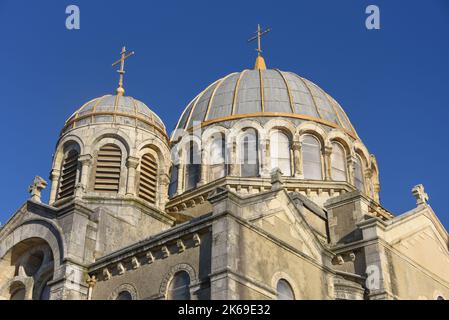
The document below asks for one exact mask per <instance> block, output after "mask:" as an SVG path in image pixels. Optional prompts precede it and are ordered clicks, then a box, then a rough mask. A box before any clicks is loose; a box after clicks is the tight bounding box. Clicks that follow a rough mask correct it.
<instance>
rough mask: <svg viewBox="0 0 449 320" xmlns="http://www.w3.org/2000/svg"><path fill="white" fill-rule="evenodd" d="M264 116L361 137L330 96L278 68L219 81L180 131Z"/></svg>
mask: <svg viewBox="0 0 449 320" xmlns="http://www.w3.org/2000/svg"><path fill="white" fill-rule="evenodd" d="M261 116H262V117H263V116H266V117H276V116H281V117H291V118H297V119H303V120H311V121H315V122H318V123H321V124H324V125H327V126H330V127H335V128H340V129H343V130H344V131H345V132H347V133H348V134H349V135H351V136H353V137H357V133H356V132H355V130H354V128H353V126H352V125H351V123H350V121H349V119H348V117H347V115H346V114H345V112H344V111H343V109H342V107H341V106H340V105H339V104H338V102H336V101H335V100H334V99H333V98H332V97H331V96H330V95H328V94H327V93H326V92H325V91H324V90H322V89H321V88H319V87H318V86H317V85H316V84H314V83H312V82H311V81H309V80H306V79H304V78H302V77H300V76H298V75H296V74H294V73H291V72H285V71H280V70H277V69H268V70H257V69H255V70H244V71H242V72H236V73H232V74H230V75H228V76H226V77H224V78H222V79H219V80H217V81H215V82H214V83H212V84H211V85H210V86H208V87H207V88H206V89H205V90H204V91H202V92H201V93H200V94H199V95H198V96H196V97H195V99H193V100H192V102H190V104H189V105H188V106H187V108H186V109H185V110H184V113H183V114H182V116H181V118H180V119H179V122H178V124H177V126H176V129H184V130H188V129H191V128H192V127H194V126H196V125H198V124H200V123H202V125H207V124H212V123H216V122H221V121H225V120H233V119H241V118H246V117H261Z"/></svg>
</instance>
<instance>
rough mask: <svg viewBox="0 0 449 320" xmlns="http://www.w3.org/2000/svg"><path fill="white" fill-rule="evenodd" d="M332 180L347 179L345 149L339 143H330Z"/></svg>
mask: <svg viewBox="0 0 449 320" xmlns="http://www.w3.org/2000/svg"><path fill="white" fill-rule="evenodd" d="M331 164H332V180H334V181H347V177H346V154H345V149H344V148H343V146H342V145H341V144H339V143H336V142H334V143H332V154H331Z"/></svg>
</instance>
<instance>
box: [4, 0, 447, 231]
mask: <svg viewBox="0 0 449 320" xmlns="http://www.w3.org/2000/svg"><path fill="white" fill-rule="evenodd" d="M69 4H76V5H78V6H79V8H80V10H81V29H80V30H79V31H69V30H67V29H66V28H65V19H66V14H65V8H66V6H68V5H69ZM369 4H376V5H378V6H379V7H380V10H381V30H378V31H368V30H367V29H366V28H365V19H366V14H365V8H366V7H367V6H368V5H369ZM257 23H261V24H262V25H263V26H269V27H271V28H272V29H273V31H272V32H271V33H270V34H269V35H268V36H267V37H266V38H265V39H264V42H263V46H264V49H265V53H264V56H265V58H266V61H267V64H268V67H275V68H279V69H281V70H287V71H293V72H295V73H298V74H299V75H301V76H304V77H306V78H308V79H310V80H312V81H314V82H315V83H317V84H318V85H320V86H321V87H322V88H323V89H325V90H326V91H327V92H328V93H329V94H331V95H332V96H333V97H334V98H335V99H336V100H337V101H339V102H340V104H341V105H342V106H343V108H344V109H345V111H346V112H347V114H348V115H349V118H350V119H351V121H352V123H353V125H354V126H355V127H356V129H357V131H358V133H359V135H360V137H361V138H362V140H363V141H364V143H365V145H366V146H367V147H368V149H369V150H370V152H371V153H373V154H375V155H376V157H377V159H378V163H379V167H380V174H381V185H382V192H381V199H382V204H383V205H384V206H385V207H386V208H388V209H389V210H391V211H392V212H394V213H395V214H400V213H402V212H405V211H407V210H409V209H411V208H413V207H414V205H415V200H414V198H413V196H412V194H411V191H410V190H411V188H412V187H413V186H414V185H416V184H418V183H423V184H424V185H425V187H426V191H427V192H428V193H429V195H430V204H431V205H432V207H433V208H434V210H435V211H436V213H437V215H438V216H439V217H440V219H441V220H442V222H443V223H444V224H445V226H446V227H449V213H448V209H447V207H448V206H447V201H446V199H447V191H446V188H445V186H446V183H447V181H448V180H449V176H448V171H447V165H448V163H449V148H448V131H447V127H448V126H447V121H448V118H449V108H448V101H449V61H448V57H449V2H448V1H446V0H427V1H407V2H405V1H400V0H388V1H381V0H371V1H363V0H357V1H356V0H347V1H333V0H328V1H324V0H314V1H264V0H259V1H234V0H226V1H210V0H209V1H194V0H191V1H181V0H180V1H137V0H128V1H126V2H124V1H115V0H114V1H111V0H108V1H104V0H103V1H100V0H95V1H85V0H72V1H71V2H68V1H48V0H47V1H39V2H38V1H33V2H31V1H22V0H0V39H1V48H2V49H1V50H0V61H1V64H2V65H1V69H0V70H1V71H0V72H1V76H0V88H1V91H2V93H1V103H0V108H1V114H2V117H1V119H2V120H3V121H2V124H1V125H0V145H2V147H3V151H2V152H1V157H0V176H1V177H2V183H1V185H0V221H2V222H5V221H6V219H7V218H8V217H9V216H10V215H12V214H13V213H14V212H15V210H16V209H17V208H18V207H19V206H20V205H21V204H22V203H23V202H24V201H25V200H26V199H27V197H28V193H27V186H28V185H29V184H30V182H31V180H32V179H33V177H34V176H35V175H40V176H42V177H44V178H47V177H48V174H49V171H50V166H51V160H52V154H53V151H54V147H55V144H56V141H57V139H58V135H59V131H60V129H61V128H62V126H63V124H64V121H65V120H66V118H67V117H68V116H70V114H71V113H73V112H74V111H75V110H76V109H77V108H78V107H80V106H81V105H82V104H83V103H84V102H86V101H88V100H90V99H92V98H94V97H97V96H101V95H103V94H106V93H113V91H114V89H115V88H116V86H117V75H116V72H115V70H114V69H113V68H111V63H112V62H113V61H115V60H116V59H117V58H118V54H119V52H120V49H121V47H122V46H123V45H126V46H127V47H128V48H129V49H131V50H135V51H136V55H135V57H133V58H132V59H130V60H129V61H128V64H127V71H128V72H127V74H126V80H125V89H126V90H127V94H129V95H132V96H134V97H135V98H137V99H140V100H142V101H144V102H145V103H146V104H147V105H148V106H150V107H151V108H152V109H153V110H154V111H155V112H156V113H158V114H159V115H160V116H161V118H162V119H163V120H164V121H165V123H166V125H167V128H169V129H170V130H171V129H172V128H173V127H174V125H175V124H176V121H177V118H178V116H180V114H181V112H182V110H183V108H184V106H185V105H186V104H187V103H188V101H190V100H191V99H192V98H193V97H194V96H195V95H196V94H197V93H198V92H199V91H201V90H202V89H204V87H205V86H207V85H208V84H210V83H211V82H212V81H214V80H216V79H218V78H220V77H222V76H224V75H226V74H228V73H231V72H234V71H239V70H242V69H244V68H249V67H252V65H253V63H254V58H255V51H254V44H251V45H248V44H247V43H246V39H247V38H249V37H250V36H251V34H252V32H253V31H255V29H256V26H257ZM48 189H49V188H47V190H46V192H45V198H47V197H48Z"/></svg>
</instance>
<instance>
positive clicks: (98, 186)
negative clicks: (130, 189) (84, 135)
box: [95, 144, 122, 192]
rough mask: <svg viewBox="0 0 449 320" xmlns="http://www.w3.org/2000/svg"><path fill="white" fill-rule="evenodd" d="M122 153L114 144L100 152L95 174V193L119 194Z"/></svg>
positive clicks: (106, 146) (104, 147)
mask: <svg viewBox="0 0 449 320" xmlns="http://www.w3.org/2000/svg"><path fill="white" fill-rule="evenodd" d="M121 165H122V151H121V150H120V148H119V147H117V146H116V145H113V144H108V145H105V146H103V147H102V148H101V149H100V151H98V158H97V170H96V173H95V191H99V192H118V190H119V185H120V169H121Z"/></svg>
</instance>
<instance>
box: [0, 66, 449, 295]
mask: <svg viewBox="0 0 449 320" xmlns="http://www.w3.org/2000/svg"><path fill="white" fill-rule="evenodd" d="M264 72H267V73H266V74H265V73H264ZM253 73H254V72H251V73H247V76H244V75H243V74H245V72H244V73H241V74H231V75H229V76H228V77H226V78H224V79H222V80H220V81H218V82H216V83H214V84H213V85H211V86H210V87H209V88H208V89H206V90H205V92H203V93H201V94H200V95H199V96H198V97H197V98H195V99H194V101H193V102H192V104H190V105H189V106H188V108H187V109H186V111H185V112H184V113H183V115H182V116H181V119H180V122H179V123H178V126H177V128H178V129H180V128H181V127H183V129H185V132H184V133H182V132H181V133H180V132H175V133H174V134H173V135H172V137H171V139H169V138H168V135H167V133H166V131H165V126H164V125H163V123H162V121H161V120H160V119H159V118H158V117H157V116H156V115H155V114H154V113H152V112H151V110H150V109H148V107H146V106H145V105H144V104H143V103H142V102H139V101H137V100H135V99H133V98H130V97H124V96H123V93H122V92H118V94H117V95H116V96H104V97H101V98H97V99H94V100H92V101H90V102H88V103H87V104H85V105H84V106H83V107H81V108H80V109H79V110H78V111H77V112H76V113H75V114H74V115H73V116H72V117H70V118H69V120H67V122H66V124H65V126H64V129H63V130H62V132H61V136H60V138H59V140H58V143H57V146H56V151H55V154H54V158H53V164H52V168H51V173H50V180H51V186H50V201H49V204H44V203H42V201H41V191H42V190H43V188H45V187H46V182H45V180H44V179H42V178H39V177H36V178H35V179H34V181H33V183H32V185H31V186H30V188H29V190H30V193H31V198H30V199H29V200H27V201H26V202H25V203H24V204H23V205H22V206H21V207H20V208H19V209H18V210H17V212H16V213H15V214H13V215H12V217H11V219H10V220H9V221H8V222H7V223H6V224H5V225H3V226H2V227H1V229H0V258H1V260H0V299H54V300H62V299H81V300H82V299H93V300H98V299H105V300H106V299H113V300H115V299H178V298H188V299H198V300H207V299H278V298H286V297H287V298H293V299H298V300H299V299H317V300H321V299H325V300H332V299H351V300H353V299H355V300H362V299H368V300H373V299H443V298H447V297H449V252H448V245H449V236H448V233H447V231H446V230H445V228H444V227H443V225H442V224H441V223H440V222H439V220H438V218H437V217H436V215H435V213H434V212H433V210H432V208H431V207H430V206H429V205H428V203H427V201H428V196H427V194H425V192H424V187H423V186H421V185H420V186H417V187H415V188H414V189H413V192H412V193H413V195H414V196H415V198H416V199H417V205H416V208H414V209H412V210H411V211H409V212H406V213H404V214H402V215H398V216H395V215H393V214H392V213H391V212H389V211H388V210H386V209H385V208H383V207H382V205H381V204H380V199H379V192H380V182H379V169H378V166H377V161H376V159H375V157H374V156H373V155H371V154H370V153H369V152H368V150H367V148H366V147H365V146H364V145H363V143H362V142H361V141H360V139H359V137H358V135H357V133H356V132H355V130H354V129H353V127H352V125H351V124H350V123H349V120H348V119H346V115H345V114H344V112H343V110H342V109H341V107H340V106H339V105H338V104H337V103H336V102H335V101H334V100H333V99H331V98H330V97H329V96H328V95H327V94H325V93H324V92H323V91H322V90H321V89H319V88H318V87H315V85H313V84H312V83H310V82H309V81H306V80H304V79H302V78H298V79H296V78H295V77H294V76H293V75H292V74H290V73H281V72H278V73H275V72H271V71H270V72H268V71H267V70H259V78H257V79H256V80H255V81H256V82H257V81H260V83H259V82H257V83H258V84H251V81H253V80H251V79H252V78H251V77H252V76H251V74H253ZM270 77H272V78H270ZM274 77H278V78H279V79H278V80H279V81H280V80H284V81H285V85H283V86H279V83H278V87H276V85H275V83H276V82H275V81H274V80H276V79H275V78H274ZM267 79H271V80H272V82H267V83H268V84H265V85H264V86H262V84H261V83H262V82H263V81H264V80H267ZM273 79H274V80H273ZM301 79H302V80H301ZM229 81H234V82H232V83H231V84H232V85H226V83H227V82H229ZM238 85H240V86H243V87H242V89H241V90H243V91H244V90H247V89H245V88H247V87H251V85H254V86H255V87H257V86H259V87H258V88H259V89H260V87H261V86H262V88H264V90H265V95H266V96H263V93H264V90H262V96H263V97H262V98H260V97H259V100H260V101H259V100H257V98H256V102H257V103H259V102H260V103H261V106H262V109H261V112H255V113H252V114H248V115H247V116H245V114H235V113H234V112H231V111H229V115H227V116H226V117H223V118H219V117H218V116H216V117H215V118H214V119H212V120H210V121H204V122H203V123H202V124H201V125H200V126H199V127H198V128H195V127H190V128H189V123H190V122H191V121H190V120H191V118H195V117H196V118H201V117H203V119H204V120H206V119H207V118H208V117H210V114H211V111H210V109H211V108H214V107H215V104H218V103H219V102H217V101H221V100H220V99H224V98H223V97H224V96H226V95H228V96H229V97H231V96H232V95H234V99H233V101H234V102H232V100H229V101H230V102H229V103H233V104H236V103H237V106H235V105H232V108H231V106H230V108H231V109H232V110H234V109H235V110H239V108H240V109H242V108H244V107H245V108H250V107H251V105H252V104H251V103H249V102H239V101H240V100H238V96H239V94H238V93H237V91H235V92H233V91H232V90H237V89H236V88H237V87H238ZM302 85H306V86H307V88H308V89H309V91H307V92H305V93H304V95H306V94H308V95H310V101H314V102H313V103H314V104H311V105H310V107H315V108H316V110H317V112H318V114H319V116H316V117H315V118H314V117H313V116H311V115H305V114H301V113H299V112H297V111H295V112H293V111H294V110H297V109H295V108H299V107H298V106H297V105H296V102H295V99H296V98H295V94H296V91H295V90H298V92H299V91H300V90H301V86H302ZM220 86H221V87H220ZM245 86H246V87H245ZM270 86H274V87H276V88H278V89H279V88H280V89H279V90H281V89H282V90H285V91H286V94H285V97H287V98H286V99H284V100H282V99H281V97H277V98H279V99H277V98H273V97H272V96H268V93H267V92H269V89H273V88H271V87H270ZM294 86H297V87H294ZM223 87H225V88H227V89H226V90H228V91H229V92H228V91H225V90H224V89H223ZM295 88H296V89H295ZM208 90H209V91H210V92H209V91H208ZM208 92H209V94H208ZM273 92H275V90H273V91H272V92H271V93H270V94H271V95H273V94H274V93H273ZM278 94H280V93H278ZM215 96H216V97H215ZM202 97H207V98H206V99H205V100H204V98H202ZM214 97H215V99H214ZM285 97H284V98H285ZM302 97H304V96H302ZM264 98H265V101H264ZM242 99H243V98H242ZM270 99H271V100H270ZM276 99H277V100H276ZM320 99H327V100H328V102H325V101H324V100H323V101H321V100H320ZM224 100H225V99H224ZM224 100H223V101H224ZM274 100H276V101H278V102H279V104H276V106H277V108H279V112H277V113H276V112H273V110H271V111H270V112H268V111H267V109H268V108H273V106H274V104H271V105H270V103H273V102H272V101H274ZM223 101H222V102H220V103H222V104H223V105H224V102H223ZM319 101H321V102H319ZM238 103H241V105H238ZM320 103H321V104H320ZM325 103H328V104H327V105H324V106H323V104H325ZM222 104H220V105H218V106H216V107H217V108H218V107H222V106H223V105H222ZM195 108H196V110H197V111H195V110H193V109H195ZM264 108H265V109H264ZM289 108H291V110H292V113H287V112H285V111H282V110H288V109H289ZM320 108H321V112H320ZM325 108H329V109H328V110H333V111H332V112H334V113H332V112H331V111H328V112H327V113H326V112H325V111H326V110H325ZM231 109H230V110H231ZM198 110H199V111H198ZM201 110H202V111H201ZM208 110H209V111H208ZM200 111H201V112H204V113H205V115H204V116H202V115H201V112H200ZM281 111H282V112H281ZM332 114H333V115H332ZM332 116H333V117H334V118H332V119H334V120H332V121H334V122H332V121H331V120H330V119H331V118H330V117H332ZM326 117H327V118H326ZM184 118H185V119H184ZM345 119H346V120H345ZM212 122H214V123H212ZM183 123H184V125H183ZM249 129H251V130H253V131H254V132H255V133H256V134H257V139H256V141H257V145H258V147H257V159H258V161H257V168H256V167H254V166H253V167H250V168H252V169H255V170H257V172H258V173H257V174H255V175H252V176H251V175H246V174H245V170H246V168H245V167H244V165H245V163H243V164H242V163H240V162H238V161H237V159H239V158H242V154H245V151H242V148H244V147H245V146H248V145H249V143H248V140H245V139H247V138H245V137H247V134H248V132H249V131H248V130H249ZM280 133H282V134H284V135H285V137H286V138H285V139H286V140H285V141H288V145H287V147H286V148H287V149H288V150H287V151H286V152H284V153H283V154H284V155H286V156H285V157H284V158H282V159H281V158H279V159H276V152H275V149H273V146H275V145H276V144H277V142H276V141H275V140H273V136H279V135H280ZM217 134H218V135H219V137H223V143H224V145H223V150H225V151H224V152H225V153H226V156H225V157H224V156H223V158H226V159H227V160H229V162H227V163H224V162H223V163H221V162H220V163H218V164H217V163H210V162H208V161H206V160H208V159H209V158H211V157H212V156H211V153H210V152H209V151H210V150H213V149H214V146H213V145H214V139H215V138H216V137H217ZM307 137H313V139H315V140H310V139H309V140H307ZM242 141H243V142H242ZM306 141H316V149H313V148H314V145H312V146H311V145H310V143H309V144H308V142H306ZM195 143H198V144H199V145H200V146H201V147H200V148H199V149H198V153H199V154H200V158H201V161H200V162H199V163H198V164H195V166H193V165H192V164H189V163H186V162H185V161H184V160H185V159H186V157H190V154H189V152H191V150H192V149H189V148H192V145H193V144H195ZM314 143H315V142H314ZM313 150H316V152H317V157H315V158H314V159H315V160H314V161H315V162H313V161H312V162H311V161H310V159H308V157H310V153H311V152H314V151H313ZM284 151H285V150H284ZM337 151H338V152H339V153H338V152H337ZM339 155H341V158H340V159H338V156H339ZM281 160H285V161H284V162H282V163H283V164H282V165H283V166H284V167H283V168H284V170H285V169H286V168H287V169H288V172H290V174H283V173H282V172H281V171H282V170H279V168H278V167H276V166H275V163H281ZM338 161H339V162H338ZM314 168H315V169H314ZM316 168H318V170H316ZM308 170H315V171H314V174H315V175H317V176H319V177H321V178H310V172H309V171H308ZM338 170H339V173H340V178H339V176H338V175H336V173H337V171H338ZM342 174H343V178H341V175H342ZM192 181H193V182H194V186H193V187H191V185H190V184H191V183H192ZM169 189H170V190H169ZM281 284H283V285H284V286H281ZM286 288H287V289H286Z"/></svg>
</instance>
